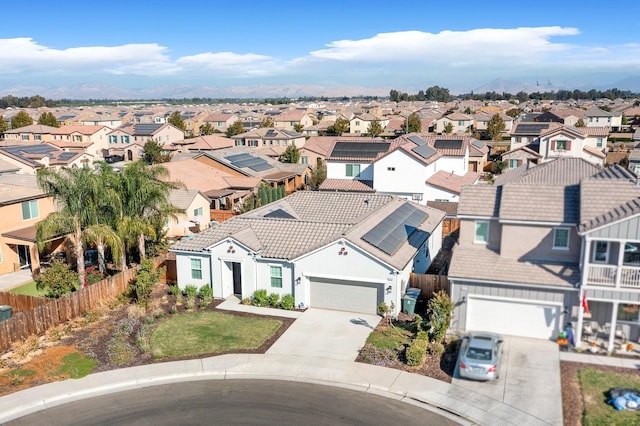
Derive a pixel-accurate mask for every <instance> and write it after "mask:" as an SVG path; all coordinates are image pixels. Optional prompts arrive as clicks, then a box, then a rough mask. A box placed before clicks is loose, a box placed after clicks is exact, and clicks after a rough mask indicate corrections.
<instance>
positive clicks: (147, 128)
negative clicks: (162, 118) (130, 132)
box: [134, 123, 162, 135]
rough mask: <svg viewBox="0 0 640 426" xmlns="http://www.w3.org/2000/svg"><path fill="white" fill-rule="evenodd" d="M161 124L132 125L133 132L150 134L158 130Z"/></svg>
mask: <svg viewBox="0 0 640 426" xmlns="http://www.w3.org/2000/svg"><path fill="white" fill-rule="evenodd" d="M161 126H162V124H151V123H142V124H136V125H135V127H134V133H135V134H137V135H151V134H153V132H155V131H156V130H158V129H159V128H160V127H161Z"/></svg>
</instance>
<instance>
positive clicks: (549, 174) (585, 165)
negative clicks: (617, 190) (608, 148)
mask: <svg viewBox="0 0 640 426" xmlns="http://www.w3.org/2000/svg"><path fill="white" fill-rule="evenodd" d="M600 170H601V167H599V166H597V165H595V164H593V163H590V162H589V161H587V160H584V159H582V158H576V157H559V158H557V159H554V160H552V161H547V162H544V163H542V164H539V165H537V166H535V165H530V164H524V165H522V166H520V167H518V168H517V169H509V170H507V171H506V172H505V173H503V174H501V175H498V176H496V180H495V184H496V185H504V184H507V183H510V182H519V183H548V184H554V185H577V184H578V183H579V182H580V179H582V178H585V177H588V176H593V175H594V174H596V173H598V172H599V171H600Z"/></svg>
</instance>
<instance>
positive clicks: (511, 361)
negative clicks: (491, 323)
mask: <svg viewBox="0 0 640 426" xmlns="http://www.w3.org/2000/svg"><path fill="white" fill-rule="evenodd" d="M499 375H500V377H499V378H498V379H497V380H494V381H490V382H476V381H472V380H465V379H461V378H460V376H459V374H458V367H457V366H456V371H455V373H454V378H453V382H452V383H453V384H455V385H458V386H461V387H463V388H465V389H470V390H473V391H475V392H478V393H481V394H483V395H486V396H488V397H491V398H493V399H496V400H498V401H501V402H504V403H505V404H508V405H510V406H512V407H514V408H517V409H519V410H522V411H524V412H526V413H528V414H531V415H533V416H535V417H537V418H539V419H540V420H542V421H544V422H545V423H548V424H551V425H558V426H561V425H562V389H561V382H560V353H559V351H558V345H557V344H556V343H555V342H551V341H546V340H540V339H530V338H526V337H515V336H505V342H504V353H503V358H502V364H501V366H500V369H499Z"/></svg>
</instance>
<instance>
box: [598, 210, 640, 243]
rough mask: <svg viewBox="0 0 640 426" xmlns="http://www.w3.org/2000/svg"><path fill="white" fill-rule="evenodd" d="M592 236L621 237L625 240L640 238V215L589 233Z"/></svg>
mask: <svg viewBox="0 0 640 426" xmlns="http://www.w3.org/2000/svg"><path fill="white" fill-rule="evenodd" d="M588 236H589V237H590V238H594V239H600V238H602V239H604V238H620V239H624V240H640V215H638V216H633V217H630V218H629V219H626V220H623V221H620V222H615V223H613V224H611V225H609V226H605V227H602V228H599V229H596V230H594V231H592V232H589V233H588Z"/></svg>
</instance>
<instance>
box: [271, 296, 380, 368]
mask: <svg viewBox="0 0 640 426" xmlns="http://www.w3.org/2000/svg"><path fill="white" fill-rule="evenodd" d="M381 319H382V318H381V317H379V316H378V315H370V314H359V313H352V312H343V311H331V310H327V309H314V308H309V309H307V310H306V311H305V312H304V313H303V314H302V315H301V316H300V317H299V318H298V319H297V320H295V322H294V323H293V324H291V326H290V327H289V328H288V329H287V331H285V332H284V334H283V335H282V336H281V337H280V338H279V339H278V340H277V341H276V342H275V343H274V344H273V345H272V346H271V347H270V348H269V350H267V354H270V355H299V356H309V357H320V358H330V359H338V360H344V361H353V360H355V359H356V357H357V356H358V353H359V351H360V349H362V347H363V346H364V343H365V341H366V340H367V337H368V336H369V334H370V333H371V332H372V331H373V329H375V328H376V326H377V325H378V323H379V322H380V320H381Z"/></svg>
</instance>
